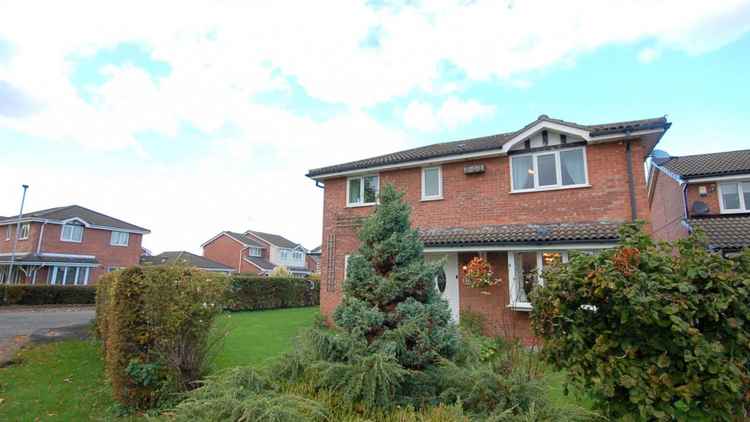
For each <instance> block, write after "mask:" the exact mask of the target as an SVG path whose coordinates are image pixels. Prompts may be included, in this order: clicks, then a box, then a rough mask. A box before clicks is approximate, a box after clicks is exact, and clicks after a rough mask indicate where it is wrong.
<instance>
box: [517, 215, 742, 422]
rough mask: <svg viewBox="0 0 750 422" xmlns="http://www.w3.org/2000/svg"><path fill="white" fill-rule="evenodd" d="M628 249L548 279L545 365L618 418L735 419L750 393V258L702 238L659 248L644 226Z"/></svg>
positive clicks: (541, 330) (541, 326)
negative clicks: (714, 248) (562, 372)
mask: <svg viewBox="0 0 750 422" xmlns="http://www.w3.org/2000/svg"><path fill="white" fill-rule="evenodd" d="M621 238H622V241H621V244H620V246H619V247H617V248H616V249H612V250H607V251H604V252H601V253H600V254H598V255H591V256H589V255H583V254H581V255H577V256H574V257H572V258H571V260H570V262H569V263H568V264H567V265H561V266H556V267H552V268H550V269H549V270H548V271H546V272H545V273H544V281H545V283H544V286H543V287H540V288H537V289H535V291H534V292H533V295H532V301H533V303H534V310H533V312H532V321H533V326H534V330H535V332H536V334H537V335H538V336H540V337H542V338H543V339H544V353H545V356H546V358H547V361H548V362H550V363H552V364H553V365H555V366H557V367H558V368H564V369H566V370H567V374H568V378H569V380H570V381H571V382H572V383H573V384H575V385H577V386H580V387H583V388H584V389H585V390H587V391H588V392H589V393H590V395H591V396H592V398H593V399H594V400H595V401H596V402H597V403H598V405H599V406H600V407H601V408H602V409H604V410H606V411H607V412H608V413H609V414H610V415H611V416H612V417H615V418H618V419H620V418H622V419H625V420H645V419H648V420H684V421H687V420H696V419H701V418H703V419H709V420H732V419H733V418H734V417H736V416H739V415H743V414H745V413H746V411H745V408H746V406H747V405H748V397H749V396H748V391H749V389H750V372H749V371H748V368H750V337H749V336H748V327H750V320H749V319H750V251H745V252H744V254H743V255H742V256H741V257H740V258H738V259H736V260H731V259H725V258H723V257H722V256H721V255H719V254H716V253H712V252H710V251H709V250H708V249H707V248H706V245H705V243H704V242H703V240H702V238H701V237H691V238H688V239H685V240H681V241H678V242H677V243H675V244H674V245H669V244H666V243H660V244H656V243H654V242H653V241H652V240H651V239H650V238H649V237H648V236H646V235H645V234H643V233H642V232H641V231H640V230H639V228H638V227H637V226H628V227H626V228H624V229H623V230H622V231H621Z"/></svg>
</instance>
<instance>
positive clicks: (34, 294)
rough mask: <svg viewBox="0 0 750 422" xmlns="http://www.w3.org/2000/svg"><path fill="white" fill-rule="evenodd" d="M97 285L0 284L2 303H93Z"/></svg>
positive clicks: (0, 301) (0, 300) (0, 299)
mask: <svg viewBox="0 0 750 422" xmlns="http://www.w3.org/2000/svg"><path fill="white" fill-rule="evenodd" d="M95 302H96V287H93V286H49V285H28V284H15V285H0V306H2V305H91V304H94V303H95Z"/></svg>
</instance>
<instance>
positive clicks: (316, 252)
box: [307, 245, 323, 255]
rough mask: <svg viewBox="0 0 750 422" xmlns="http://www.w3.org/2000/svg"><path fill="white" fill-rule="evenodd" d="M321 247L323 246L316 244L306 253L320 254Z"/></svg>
mask: <svg viewBox="0 0 750 422" xmlns="http://www.w3.org/2000/svg"><path fill="white" fill-rule="evenodd" d="M322 248H323V246H322V245H321V246H318V247H317V248H313V249H312V250H310V252H308V253H307V254H308V255H320V254H322V253H323V251H322Z"/></svg>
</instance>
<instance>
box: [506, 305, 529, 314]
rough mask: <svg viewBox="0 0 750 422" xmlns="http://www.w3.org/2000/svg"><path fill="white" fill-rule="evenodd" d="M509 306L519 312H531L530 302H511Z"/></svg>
mask: <svg viewBox="0 0 750 422" xmlns="http://www.w3.org/2000/svg"><path fill="white" fill-rule="evenodd" d="M508 308H510V309H512V310H514V311H518V312H531V304H530V303H511V304H510V305H508Z"/></svg>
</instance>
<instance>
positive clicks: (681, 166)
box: [657, 149, 750, 179]
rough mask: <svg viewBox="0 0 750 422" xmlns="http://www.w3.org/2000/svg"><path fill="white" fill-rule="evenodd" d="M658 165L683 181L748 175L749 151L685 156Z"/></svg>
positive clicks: (749, 166) (663, 161)
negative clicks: (683, 179)
mask: <svg viewBox="0 0 750 422" xmlns="http://www.w3.org/2000/svg"><path fill="white" fill-rule="evenodd" d="M657 164H658V165H660V166H662V167H664V168H666V169H667V170H669V171H670V172H672V173H675V174H677V175H678V176H680V177H683V178H685V179H691V178H697V177H711V176H727V175H733V174H744V173H750V149H746V150H740V151H725V152H714V153H710V154H697V155H686V156H682V157H671V158H669V159H668V160H661V162H660V163H657Z"/></svg>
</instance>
